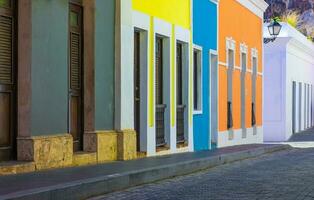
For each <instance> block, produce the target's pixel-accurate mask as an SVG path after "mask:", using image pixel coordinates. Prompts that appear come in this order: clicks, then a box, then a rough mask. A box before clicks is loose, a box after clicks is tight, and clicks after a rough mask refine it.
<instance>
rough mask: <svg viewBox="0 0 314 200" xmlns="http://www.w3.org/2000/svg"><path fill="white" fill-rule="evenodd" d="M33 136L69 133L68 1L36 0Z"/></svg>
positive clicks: (34, 6) (33, 63) (33, 59)
mask: <svg viewBox="0 0 314 200" xmlns="http://www.w3.org/2000/svg"><path fill="white" fill-rule="evenodd" d="M31 80H32V83H31V85H32V97H31V98H32V104H31V133H32V135H49V134H56V133H66V132H67V106H68V0H53V1H51V0H33V3H32V73H31Z"/></svg>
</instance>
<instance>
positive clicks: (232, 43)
mask: <svg viewBox="0 0 314 200" xmlns="http://www.w3.org/2000/svg"><path fill="white" fill-rule="evenodd" d="M226 48H227V50H234V51H235V49H236V41H235V40H234V39H232V37H226Z"/></svg>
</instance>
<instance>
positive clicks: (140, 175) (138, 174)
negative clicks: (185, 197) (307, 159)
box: [0, 145, 292, 200]
mask: <svg viewBox="0 0 314 200" xmlns="http://www.w3.org/2000/svg"><path fill="white" fill-rule="evenodd" d="M291 148H292V147H291V146H290V145H275V146H265V147H258V148H256V149H250V150H243V151H238V152H234V153H227V154H222V155H217V156H212V157H207V158H201V159H194V160H188V161H184V162H179V163H175V164H169V165H162V166H157V167H153V168H146V169H143V170H137V171H130V172H126V173H121V174H120V173H119V174H113V175H106V176H101V177H96V178H90V179H84V180H79V181H74V182H69V183H65V184H59V185H55V186H49V187H43V188H37V189H31V190H24V191H20V192H16V193H11V194H8V195H4V196H0V199H11V200H21V199H23V200H24V199H25V200H37V199H38V200H46V199H47V200H54V199H58V200H72V199H73V200H77V199H87V198H90V197H93V196H99V195H103V194H106V193H110V192H114V191H117V190H123V189H126V188H129V187H134V186H138V185H142V184H147V183H151V182H155V181H160V180H163V179H167V178H172V177H175V176H182V175H186V174H190V173H193V172H197V171H200V170H204V169H208V168H212V167H216V166H219V165H224V164H227V163H232V162H236V161H241V160H245V159H250V158H255V157H258V156H261V155H264V154H269V153H273V152H277V151H284V150H288V149H291Z"/></svg>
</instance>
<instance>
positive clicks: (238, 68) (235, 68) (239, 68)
mask: <svg viewBox="0 0 314 200" xmlns="http://www.w3.org/2000/svg"><path fill="white" fill-rule="evenodd" d="M233 69H234V70H239V71H242V68H241V67H239V66H236V65H235V66H234V68H233Z"/></svg>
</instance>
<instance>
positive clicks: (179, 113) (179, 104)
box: [177, 43, 185, 143]
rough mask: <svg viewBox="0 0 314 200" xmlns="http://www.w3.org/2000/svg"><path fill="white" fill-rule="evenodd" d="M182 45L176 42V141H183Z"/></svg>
mask: <svg viewBox="0 0 314 200" xmlns="http://www.w3.org/2000/svg"><path fill="white" fill-rule="evenodd" d="M182 48H183V45H182V44H181V43H177V143H184V142H185V139H184V109H185V105H184V104H183V69H182V67H183V61H182V58H183V56H182V53H183V52H182V50H183V49H182Z"/></svg>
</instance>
